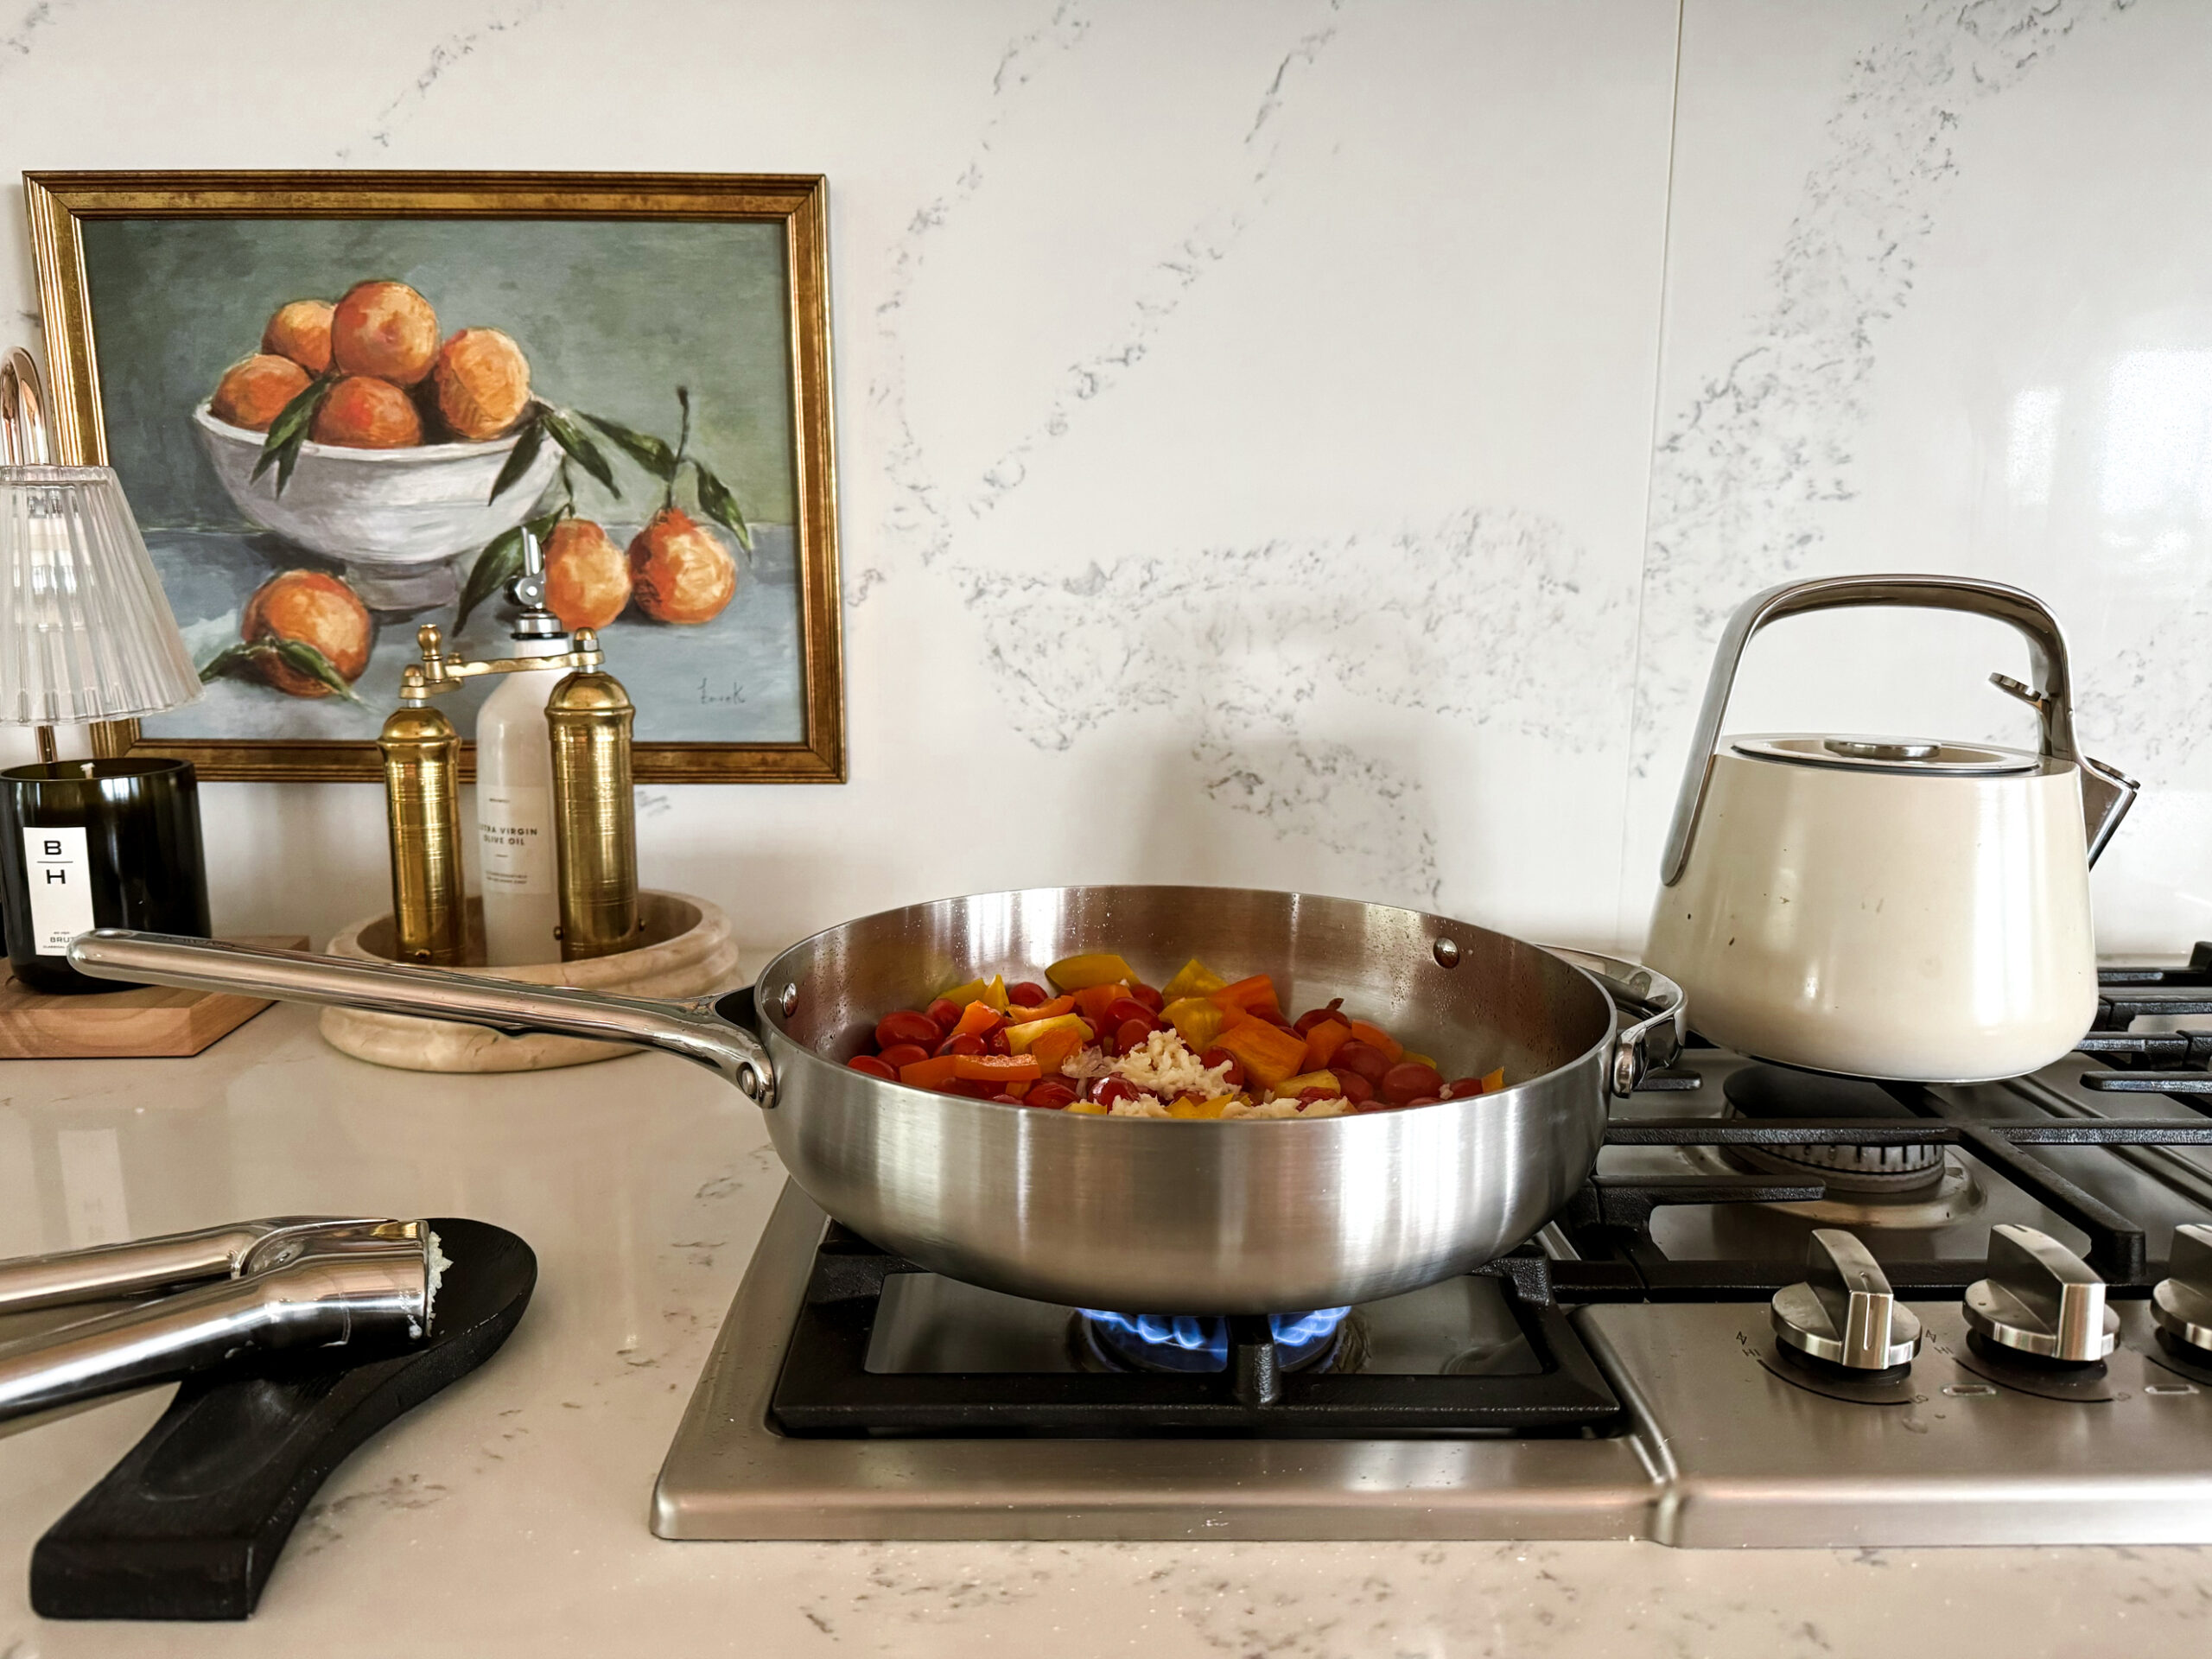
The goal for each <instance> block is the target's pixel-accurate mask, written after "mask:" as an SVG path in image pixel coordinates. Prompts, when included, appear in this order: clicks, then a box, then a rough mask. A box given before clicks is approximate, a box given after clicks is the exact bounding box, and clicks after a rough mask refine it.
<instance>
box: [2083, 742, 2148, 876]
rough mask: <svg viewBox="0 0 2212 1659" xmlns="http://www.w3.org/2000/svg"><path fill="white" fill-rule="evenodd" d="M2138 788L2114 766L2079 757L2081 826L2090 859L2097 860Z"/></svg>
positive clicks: (2137, 785) (2140, 788) (2139, 789)
mask: <svg viewBox="0 0 2212 1659" xmlns="http://www.w3.org/2000/svg"><path fill="white" fill-rule="evenodd" d="M2142 788H2143V785H2140V784H2139V783H2137V782H2136V781H2135V779H2133V778H2130V777H2128V776H2127V775H2126V773H2125V772H2121V771H2120V769H2119V768H2118V767H2116V766H2107V765H2106V764H2105V763H2104V762H2103V761H2101V760H2092V759H2091V758H2090V757H2089V756H2088V755H2086V754H2085V755H2083V756H2082V830H2083V831H2084V833H2085V834H2086V836H2087V837H2088V843H2089V862H2090V863H2092V864H2094V863H2095V862H2096V861H2097V855H2098V854H2099V853H2101V852H2102V851H2104V849H2105V843H2106V842H2108V841H2110V840H2111V839H2112V836H2113V830H2115V829H2119V828H2120V820H2121V819H2122V818H2124V817H2126V816H2127V809H2128V808H2129V807H2131V806H2133V805H2134V804H2135V798H2136V796H2137V795H2138V794H2139V793H2140V792H2141V791H2142Z"/></svg>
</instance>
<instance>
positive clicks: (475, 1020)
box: [69, 927, 776, 1108]
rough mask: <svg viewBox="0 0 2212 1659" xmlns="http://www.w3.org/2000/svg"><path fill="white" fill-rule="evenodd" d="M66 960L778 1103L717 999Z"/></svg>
mask: <svg viewBox="0 0 2212 1659" xmlns="http://www.w3.org/2000/svg"><path fill="white" fill-rule="evenodd" d="M69 961H70V963H71V964H72V965H73V967H75V968H77V969H79V971H81V972H83V973H87V974H90V975H92V976H93V977H94V978H96V979H124V980H151V981H152V982H154V983H156V984H157V985H181V986H183V987H185V988H187V989H188V990H196V991H245V992H248V993H251V994H252V995H258V996H273V997H276V998H277V999H278V1000H280V1001H286V1002H322V1003H328V1004H332V1005H334V1006H335V1007H346V1008H365V1009H368V1010H369V1011H370V1012H372V1013H375V1014H413V1015H416V1016H418V1017H420V1018H422V1019H425V1020H459V1021H460V1022H461V1024H463V1025H470V1026H489V1027H491V1028H492V1029H493V1030H494V1031H505V1032H526V1031H543V1032H553V1033H558V1034H560V1035H562V1036H565V1037H592V1038H596V1039H599V1040H600V1041H601V1042H612V1043H637V1044H639V1045H641V1046H645V1047H647V1048H658V1049H665V1050H666V1051H667V1052H670V1053H671V1054H681V1055H682V1056H683V1058H685V1059H687V1060H693V1061H696V1062H697V1063H698V1064H699V1065H704V1066H707V1067H709V1069H711V1070H713V1071H717V1072H719V1073H720V1074H721V1076H722V1077H724V1078H726V1079H728V1081H729V1082H731V1083H733V1084H736V1085H737V1088H738V1090H739V1091H740V1092H741V1093H742V1094H743V1095H744V1096H746V1097H747V1099H749V1100H751V1101H752V1102H753V1103H754V1104H755V1105H757V1106H760V1107H763V1108H766V1107H769V1106H772V1105H774V1104H775V1102H776V1073H775V1068H774V1067H773V1066H772V1065H770V1064H769V1061H768V1051H767V1050H766V1048H764V1047H763V1046H761V1043H760V1039H759V1038H757V1037H755V1036H754V1035H753V1033H752V1032H750V1031H748V1030H747V1029H746V1028H744V1027H741V1026H739V1025H735V1024H734V1023H732V1022H731V1021H729V1020H724V1019H722V1018H721V1017H720V1016H718V1015H717V1014H715V1001H716V999H715V998H714V997H711V996H709V997H700V998H696V999H693V1000H691V1001H680V1002H677V1001H671V1002H655V1001H646V1000H645V999H644V998H642V997H632V996H607V995H601V994H600V993H598V992H595V991H580V990H575V989H572V988H568V987H565V986H553V985H524V984H521V983H518V982H516V981H514V980H511V979H492V978H488V977H480V976H477V975H474V974H456V973H454V972H452V971H450V970H449V969H443V968H415V967H409V966H405V965H403V964H401V963H389V962H360V961H356V960H354V959H353V958H351V957H318V956H313V955H310V954H309V953H308V952H307V951H304V950H255V949H252V948H251V947H250V946H247V945H243V944H224V943H223V942H221V941H219V940H216V939H188V938H177V937H175V935H172V934H167V933H137V932H133V931H130V930H128V929H125V928H118V927H103V928H99V929H98V930H96V931H93V932H90V933H80V934H79V935H78V936H77V937H76V938H74V939H72V940H71V941H70V942H69Z"/></svg>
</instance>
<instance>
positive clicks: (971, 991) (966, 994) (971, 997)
mask: <svg viewBox="0 0 2212 1659" xmlns="http://www.w3.org/2000/svg"><path fill="white" fill-rule="evenodd" d="M985 989H986V987H985V986H984V984H983V982H982V980H980V979H971V980H969V982H967V983H966V984H964V985H956V986H954V987H953V988H951V989H950V990H949V991H940V992H939V993H938V995H940V996H942V997H943V998H944V1000H945V1001H948V1002H950V1003H953V1004H954V1005H956V1006H957V1007H963V1008H964V1007H967V1006H968V1005H969V1003H970V1002H980V1001H982V1000H983V992H984V990H985Z"/></svg>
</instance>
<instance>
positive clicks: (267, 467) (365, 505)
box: [23, 172, 845, 783]
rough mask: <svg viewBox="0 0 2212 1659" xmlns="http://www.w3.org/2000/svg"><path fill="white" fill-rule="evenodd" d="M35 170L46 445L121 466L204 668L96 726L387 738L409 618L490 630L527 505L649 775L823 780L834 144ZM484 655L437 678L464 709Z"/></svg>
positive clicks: (276, 752) (128, 738) (298, 762)
mask: <svg viewBox="0 0 2212 1659" xmlns="http://www.w3.org/2000/svg"><path fill="white" fill-rule="evenodd" d="M23 194H24V199H25V203H26V206H27V207H28V209H29V217H30V230H31V241H32V247H33V251H34V253H35V258H36V261H37V265H38V280H39V294H40V299H41V302H42V304H43V307H44V311H45V318H46V340H47V359H48V368H49V372H50V378H51V379H52V381H53V382H54V385H53V389H52V401H53V404H54V416H55V423H56V425H57V426H58V427H59V429H60V431H59V434H58V437H59V442H60V448H61V451H62V454H63V456H64V458H65V459H67V460H69V461H76V462H79V463H91V464H100V463H105V464H106V465H109V466H112V467H114V468H115V469H116V471H117V473H118V474H119V475H120V477H121V479H122V480H123V486H124V490H125V492H126V493H128V495H129V496H130V501H131V504H132V506H133V508H134V510H135V511H136V512H137V516H138V520H139V524H140V528H141V529H142V530H143V532H144V535H145V538H146V543H147V545H148V547H149V550H151V551H152V553H153V556H154V563H155V567H156V569H157V570H158V571H159V572H160V573H161V577H162V584H163V586H164V588H165V589H166V590H167V592H168V599H169V603H170V605H171V607H172V608H173V609H174V610H175V613H176V618H177V622H178V625H179V626H181V628H182V629H183V631H184V635H185V639H186V640H187V642H188V645H190V646H191V647H192V650H193V653H194V658H195V660H196V661H198V662H199V663H200V671H201V677H202V679H203V680H204V681H205V682H206V690H207V695H206V696H203V697H202V698H201V700H200V702H198V703H195V704H194V705H193V706H192V707H190V708H188V709H179V710H177V711H175V713H174V714H173V715H164V716H162V717H161V718H159V719H157V720H149V721H145V722H143V725H140V726H135V727H134V726H125V727H123V728H121V729H120V731H119V733H118V734H111V735H110V736H109V737H108V740H107V747H111V748H115V749H121V750H123V751H124V752H129V753H149V754H162V755H175V756H179V757H181V758H182V759H185V760H191V761H193V762H194V764H195V765H196V766H198V767H199V768H200V772H201V773H202V775H203V776H206V777H208V778H213V779H299V780H318V779H373V778H376V777H378V776H380V775H381V774H380V770H379V765H378V755H377V750H376V745H375V742H374V739H375V737H376V734H377V731H378V727H379V726H380V724H381V723H382V721H383V718H384V716H385V714H386V713H388V712H389V711H390V710H391V708H392V707H393V706H394V704H395V702H396V701H397V686H398V682H399V675H400V671H401V669H402V668H403V667H404V666H405V664H407V663H408V662H410V660H413V659H414V658H415V657H416V639H415V637H416V629H417V627H418V626H419V625H421V624H423V623H424V622H435V623H436V624H437V625H439V626H441V627H442V628H443V629H444V631H445V632H446V636H447V640H448V645H447V649H448V652H449V653H451V654H454V655H460V656H466V657H504V656H508V655H512V651H511V650H510V649H509V646H508V634H509V626H510V619H511V618H512V615H513V602H512V600H511V599H509V598H508V596H507V592H506V586H505V582H506V579H507V578H509V577H511V576H512V575H515V574H517V573H518V569H519V560H520V557H521V550H522V547H523V544H524V541H523V531H524V528H525V527H526V528H528V529H529V530H531V531H533V532H534V533H535V534H536V536H537V538H538V540H539V543H540V545H541V546H542V548H543V550H544V556H545V560H546V587H547V592H548V603H549V605H550V607H551V608H552V609H554V610H555V611H556V612H557V613H560V614H561V616H562V617H563V620H564V621H566V622H568V623H569V624H570V626H591V627H595V628H597V629H598V631H599V637H600V641H601V645H602V647H603V648H604V649H605V651H606V652H607V667H608V670H609V671H610V672H612V673H613V674H614V675H616V676H617V677H619V678H620V680H621V681H622V683H624V685H625V686H626V688H627V689H628V690H629V692H630V695H631V698H632V701H633V702H635V703H636V704H637V706H638V718H637V730H636V743H637V747H636V753H635V769H636V776H637V777H638V778H639V779H640V780H641V781H654V780H658V781H669V782H692V783H712V782H731V783H735V782H746V783H779V782H780V783H837V782H842V780H843V778H844V764H845V763H844V721H843V707H842V703H843V671H842V647H841V637H840V636H841V629H840V618H839V598H838V594H839V589H838V582H837V517H836V475H835V472H834V468H833V465H832V460H831V418H830V391H829V317H828V294H827V270H826V249H825V226H824V218H825V212H824V210H825V206H826V203H825V186H824V184H823V181H822V180H821V179H820V178H818V177H785V176H747V175H642V174H601V173H372V172H347V173H30V174H25V175H24V176H23ZM488 689H489V683H487V682H486V681H485V680H481V679H479V680H475V681H472V682H471V683H470V687H469V689H468V690H465V691H463V692H461V693H457V694H455V695H454V696H450V697H448V698H446V699H444V700H442V706H444V707H446V709H447V712H448V714H450V715H452V716H453V719H454V724H455V725H456V726H457V727H459V728H461V732H462V734H463V735H464V736H466V735H467V734H469V733H470V732H471V730H472V729H473V726H474V720H473V715H474V709H475V707H476V705H478V704H480V702H481V701H482V699H483V697H484V696H485V695H486V691H487V690H488ZM467 765H468V766H470V767H472V768H473V765H474V757H473V754H472V755H471V756H470V759H469V760H468V762H467ZM464 775H467V774H466V773H465V774H464Z"/></svg>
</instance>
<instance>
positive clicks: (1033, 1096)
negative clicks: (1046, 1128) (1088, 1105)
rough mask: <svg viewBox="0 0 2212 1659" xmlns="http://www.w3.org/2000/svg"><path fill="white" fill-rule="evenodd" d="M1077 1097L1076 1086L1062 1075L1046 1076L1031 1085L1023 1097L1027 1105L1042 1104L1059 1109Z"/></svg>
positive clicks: (1023, 1101) (1049, 1108) (1023, 1102)
mask: <svg viewBox="0 0 2212 1659" xmlns="http://www.w3.org/2000/svg"><path fill="white" fill-rule="evenodd" d="M1074 1099H1075V1086H1074V1085H1073V1084H1070V1083H1069V1082H1067V1081H1066V1080H1065V1078H1061V1077H1046V1078H1044V1079H1042V1080H1041V1081H1039V1082H1038V1083H1035V1084H1032V1085H1030V1090H1029V1092H1028V1093H1027V1094H1026V1095H1024V1096H1022V1097H1021V1103H1022V1104H1023V1105H1025V1106H1042V1107H1045V1108H1046V1109H1048V1110H1052V1111H1058V1109H1060V1108H1061V1107H1063V1106H1065V1105H1067V1104H1068V1103H1070V1102H1071V1101H1072V1100H1074Z"/></svg>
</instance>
